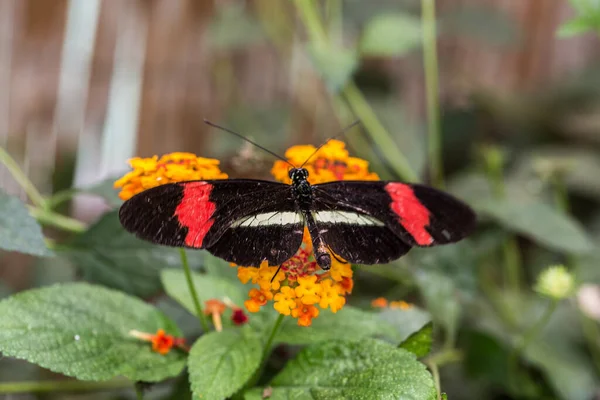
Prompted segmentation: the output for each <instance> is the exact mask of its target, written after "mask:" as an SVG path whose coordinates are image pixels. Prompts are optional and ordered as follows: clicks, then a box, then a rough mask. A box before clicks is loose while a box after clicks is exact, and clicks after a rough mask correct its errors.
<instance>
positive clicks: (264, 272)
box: [254, 261, 285, 290]
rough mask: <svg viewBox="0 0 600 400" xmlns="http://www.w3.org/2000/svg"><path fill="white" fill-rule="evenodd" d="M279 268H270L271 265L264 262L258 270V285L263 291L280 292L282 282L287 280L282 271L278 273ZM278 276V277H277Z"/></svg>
mask: <svg viewBox="0 0 600 400" xmlns="http://www.w3.org/2000/svg"><path fill="white" fill-rule="evenodd" d="M277 269H278V267H269V263H267V262H266V261H265V262H263V263H262V264H261V266H260V268H259V270H258V279H257V282H254V283H258V285H259V286H260V288H261V289H262V290H269V289H273V290H279V288H280V287H281V284H280V282H281V281H282V280H284V279H285V274H284V273H283V272H281V271H279V272H277ZM275 274H277V275H275Z"/></svg>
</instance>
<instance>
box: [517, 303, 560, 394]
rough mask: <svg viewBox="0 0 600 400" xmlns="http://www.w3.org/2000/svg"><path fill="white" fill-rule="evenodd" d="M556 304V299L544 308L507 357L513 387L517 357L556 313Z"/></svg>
mask: <svg viewBox="0 0 600 400" xmlns="http://www.w3.org/2000/svg"><path fill="white" fill-rule="evenodd" d="M558 303H559V301H558V300H556V299H553V300H551V302H550V304H549V305H548V307H546V310H545V311H544V313H543V314H542V316H541V318H540V319H539V320H538V321H537V322H536V323H534V324H533V325H532V326H531V328H529V330H528V331H527V332H525V334H524V335H523V336H522V339H521V341H520V343H517V345H516V346H515V347H514V348H513V350H512V351H511V352H510V354H509V356H508V367H509V371H510V374H509V376H510V377H511V378H510V380H511V382H512V383H513V385H515V384H516V379H515V378H516V376H517V361H518V359H519V357H520V356H521V355H522V354H523V352H524V351H525V349H526V348H527V346H528V345H529V343H531V341H532V340H533V339H534V338H535V337H536V336H538V335H539V333H540V332H541V331H542V329H544V327H545V326H546V325H547V324H548V321H550V318H551V317H552V314H554V311H556V308H557V307H558Z"/></svg>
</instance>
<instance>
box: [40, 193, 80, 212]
mask: <svg viewBox="0 0 600 400" xmlns="http://www.w3.org/2000/svg"><path fill="white" fill-rule="evenodd" d="M77 193H79V190H78V189H76V188H69V189H65V190H61V191H59V192H56V193H55V194H53V195H52V196H51V197H50V198H49V199H48V200H46V207H47V208H48V209H50V210H52V209H54V208H56V207H58V206H59V205H61V204H62V203H64V202H67V201H69V200H71V199H72V198H73V196H75V195H76V194H77Z"/></svg>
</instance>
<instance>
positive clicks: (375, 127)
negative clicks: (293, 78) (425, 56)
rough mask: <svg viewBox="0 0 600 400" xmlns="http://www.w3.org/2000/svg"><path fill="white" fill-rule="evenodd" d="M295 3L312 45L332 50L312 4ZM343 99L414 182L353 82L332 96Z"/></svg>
mask: <svg viewBox="0 0 600 400" xmlns="http://www.w3.org/2000/svg"><path fill="white" fill-rule="evenodd" d="M294 4H295V5H296V9H297V11H298V15H299V17H300V20H301V21H302V23H303V24H304V26H305V28H306V32H307V34H308V38H309V40H310V41H311V42H312V44H313V45H314V46H315V47H319V48H329V47H331V43H330V41H329V38H328V36H327V31H326V30H325V28H324V26H323V23H322V22H321V17H320V16H319V12H318V8H317V6H316V3H315V1H313V0H295V1H294ZM342 99H343V100H345V101H346V102H347V103H348V106H349V107H350V109H351V110H352V111H353V113H354V115H355V116H356V117H357V118H358V119H360V120H361V122H362V124H363V126H364V127H365V129H366V131H367V133H368V134H369V135H370V136H371V138H372V140H373V141H374V142H375V144H376V145H377V147H378V148H379V149H380V151H381V153H382V154H383V156H384V157H385V159H386V161H387V162H388V163H389V164H390V166H391V167H392V168H393V169H394V171H395V172H396V174H398V176H400V178H401V179H403V180H405V181H409V182H415V181H417V180H418V177H417V174H416V173H415V172H414V171H413V169H412V168H411V167H410V164H409V163H408V160H407V158H406V157H405V156H404V154H403V153H402V152H401V151H400V150H399V149H398V146H397V145H396V143H395V142H394V140H393V139H392V137H391V135H390V134H389V132H388V131H387V130H386V129H385V127H384V126H383V125H382V124H381V122H380V121H379V119H378V118H377V115H376V114H375V112H374V111H373V109H372V108H371V106H370V105H369V103H368V102H367V100H366V99H365V97H364V95H363V94H362V92H361V91H360V89H358V87H357V86H356V85H355V84H354V83H353V82H348V84H347V85H346V87H345V88H344V89H343V90H342V93H341V95H340V94H336V95H334V98H333V101H334V103H339V100H342Z"/></svg>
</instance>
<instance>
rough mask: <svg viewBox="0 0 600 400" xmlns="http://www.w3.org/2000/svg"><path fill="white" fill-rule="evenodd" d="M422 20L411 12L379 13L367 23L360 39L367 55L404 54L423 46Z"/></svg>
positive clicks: (388, 55) (386, 55)
mask: <svg viewBox="0 0 600 400" xmlns="http://www.w3.org/2000/svg"><path fill="white" fill-rule="evenodd" d="M421 36H422V29H421V21H420V20H419V18H416V17H413V16H412V15H410V14H403V13H394V14H381V15H377V16H375V17H373V18H371V20H370V21H369V22H368V23H367V25H366V26H365V29H364V31H363V34H362V37H361V40H360V52H361V53H362V54H363V55H366V56H381V57H390V56H403V55H405V54H407V53H409V52H410V51H412V50H415V49H417V48H419V47H420V46H421V40H422V37H421Z"/></svg>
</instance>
